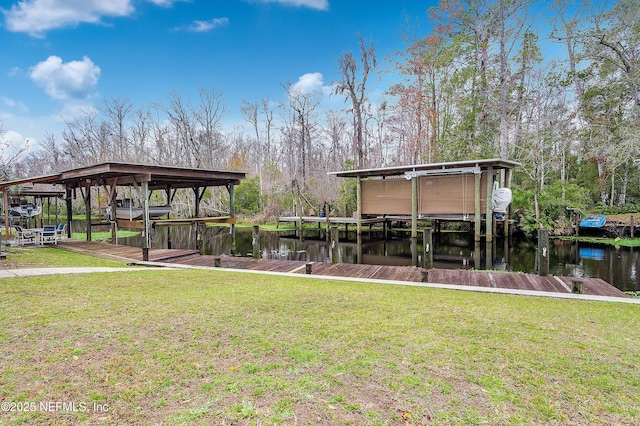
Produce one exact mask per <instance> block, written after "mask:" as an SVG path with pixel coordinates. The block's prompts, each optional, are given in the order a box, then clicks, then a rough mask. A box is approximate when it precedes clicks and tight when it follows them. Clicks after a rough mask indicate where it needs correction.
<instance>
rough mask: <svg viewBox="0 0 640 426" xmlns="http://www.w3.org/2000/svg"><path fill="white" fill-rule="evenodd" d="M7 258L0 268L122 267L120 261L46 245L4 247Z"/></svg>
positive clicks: (0, 264)
mask: <svg viewBox="0 0 640 426" xmlns="http://www.w3.org/2000/svg"><path fill="white" fill-rule="evenodd" d="M2 251H3V253H5V254H7V259H6V260H4V261H0V269H11V268H43V267H63V266H105V267H123V266H125V265H124V263H122V262H117V261H113V260H105V259H100V258H97V257H90V256H85V255H82V254H77V253H73V252H70V251H65V250H61V249H58V248H56V247H53V246H50V245H46V246H44V247H13V246H11V247H4V248H3V250H2Z"/></svg>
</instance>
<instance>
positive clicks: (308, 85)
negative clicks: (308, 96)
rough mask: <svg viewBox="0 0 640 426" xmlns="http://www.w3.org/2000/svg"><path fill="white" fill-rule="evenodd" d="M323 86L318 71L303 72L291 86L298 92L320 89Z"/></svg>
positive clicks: (310, 91)
mask: <svg viewBox="0 0 640 426" xmlns="http://www.w3.org/2000/svg"><path fill="white" fill-rule="evenodd" d="M323 87H324V82H323V81H322V74H321V73H319V72H311V73H307V74H303V75H301V76H300V77H298V81H297V82H296V83H294V84H293V85H292V88H293V89H294V90H296V91H298V92H300V93H313V92H317V91H321V90H322V89H323Z"/></svg>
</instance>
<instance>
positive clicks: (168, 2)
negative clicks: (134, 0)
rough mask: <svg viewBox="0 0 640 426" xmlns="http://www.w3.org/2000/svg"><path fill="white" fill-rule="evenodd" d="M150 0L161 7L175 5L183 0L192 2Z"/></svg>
mask: <svg viewBox="0 0 640 426" xmlns="http://www.w3.org/2000/svg"><path fill="white" fill-rule="evenodd" d="M148 1H149V2H150V3H153V4H155V5H156V6H160V7H171V6H173V4H174V3H177V2H181V1H182V2H186V3H190V2H191V0H148Z"/></svg>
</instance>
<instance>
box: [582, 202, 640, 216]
mask: <svg viewBox="0 0 640 426" xmlns="http://www.w3.org/2000/svg"><path fill="white" fill-rule="evenodd" d="M593 211H594V212H595V213H602V214H605V215H606V214H626V213H638V212H640V204H625V205H624V206H612V207H602V206H598V207H595V208H594V209H593Z"/></svg>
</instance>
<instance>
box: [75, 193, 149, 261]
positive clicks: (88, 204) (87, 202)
mask: <svg viewBox="0 0 640 426" xmlns="http://www.w3.org/2000/svg"><path fill="white" fill-rule="evenodd" d="M85 188H86V190H87V192H86V193H85V194H83V195H84V211H85V217H86V220H87V241H91V185H89V184H87V186H86V187H85ZM143 260H149V259H143Z"/></svg>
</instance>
